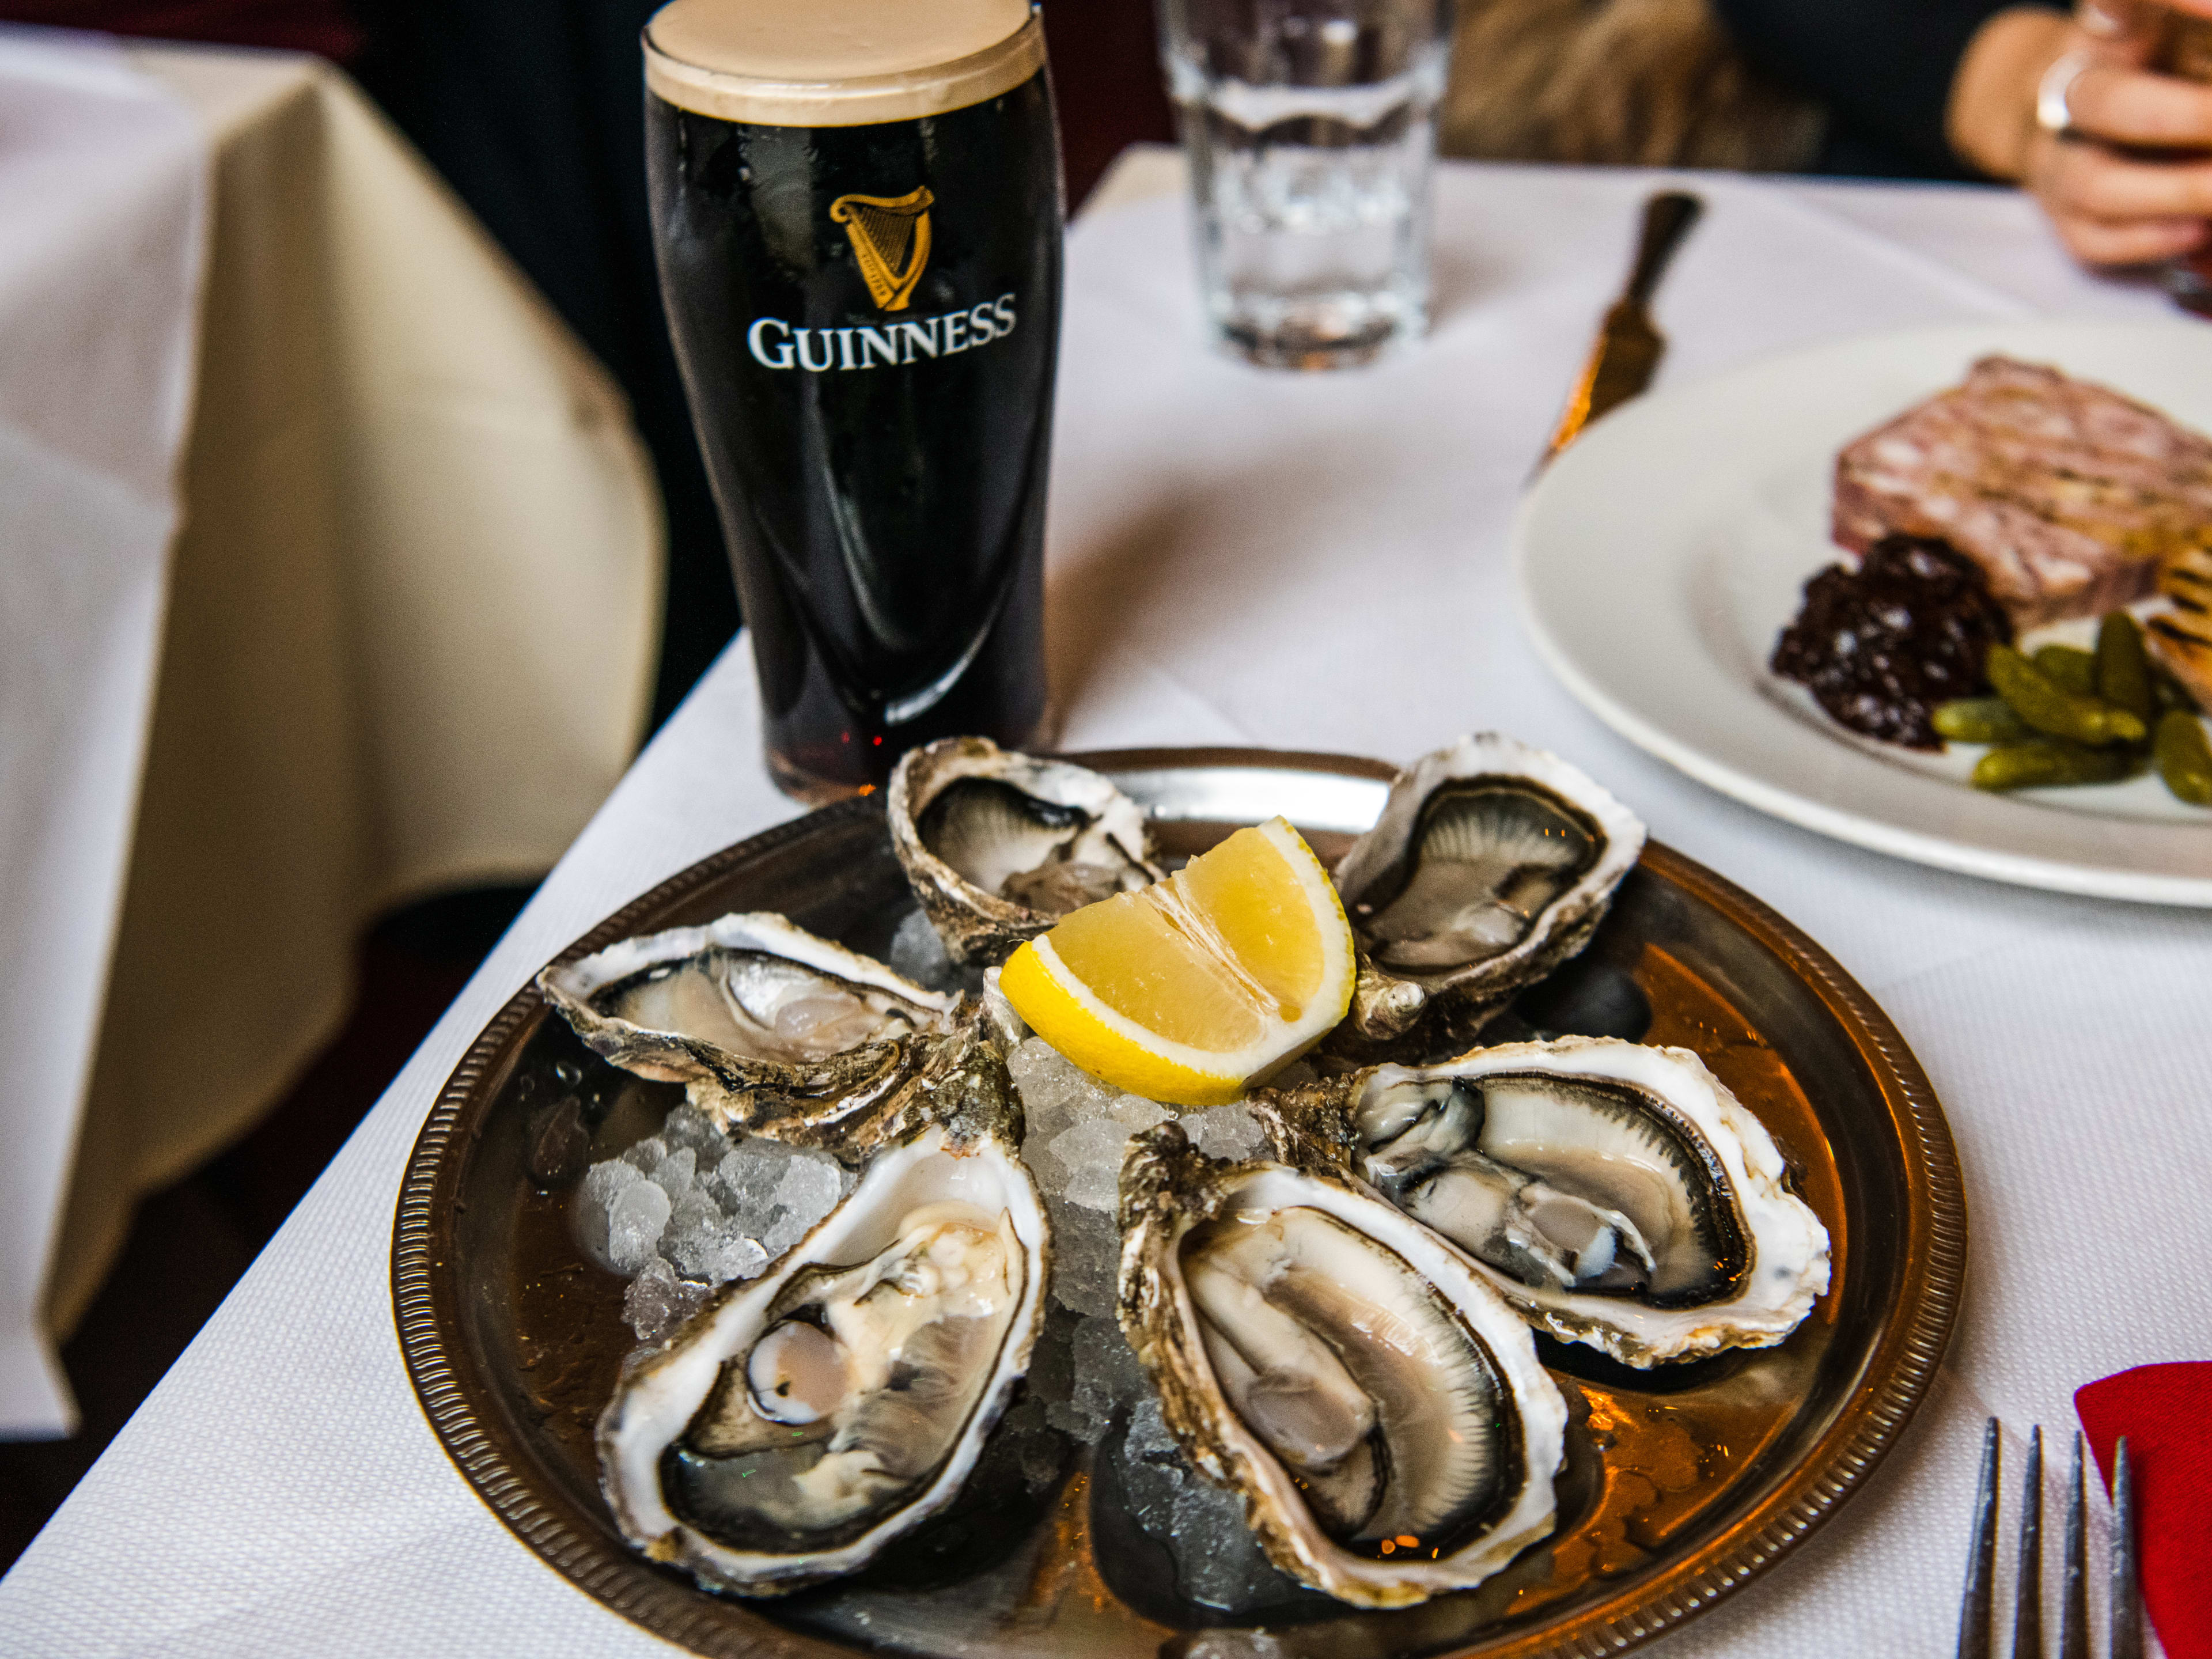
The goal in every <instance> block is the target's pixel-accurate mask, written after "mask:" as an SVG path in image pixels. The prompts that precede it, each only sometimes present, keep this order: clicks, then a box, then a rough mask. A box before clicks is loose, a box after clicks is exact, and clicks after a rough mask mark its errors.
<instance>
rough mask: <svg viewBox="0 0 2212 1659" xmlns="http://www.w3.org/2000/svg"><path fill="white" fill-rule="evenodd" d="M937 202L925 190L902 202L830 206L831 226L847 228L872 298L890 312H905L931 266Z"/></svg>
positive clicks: (845, 199) (888, 199)
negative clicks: (931, 219) (932, 211)
mask: <svg viewBox="0 0 2212 1659" xmlns="http://www.w3.org/2000/svg"><path fill="white" fill-rule="evenodd" d="M936 199H937V198H936V197H933V196H932V195H931V194H930V193H929V186H928V185H921V186H919V187H918V188H916V189H914V190H910V191H908V192H907V193H906V194H905V195H903V196H840V197H838V198H837V199H836V201H834V202H832V203H830V204H829V217H830V220H831V221H832V222H834V223H836V224H841V225H842V226H844V227H845V234H846V235H848V237H850V238H851V239H852V241H853V257H854V258H855V259H857V260H859V261H860V275H861V276H865V277H866V278H867V280H868V292H869V293H871V294H872V295H875V299H876V304H877V305H878V306H879V307H882V308H883V309H884V310H885V311H904V310H905V309H906V302H907V301H908V300H909V299H911V298H913V297H914V286H915V283H919V282H920V281H921V272H922V268H923V267H924V266H926V265H927V264H928V263H929V204H931V203H932V202H933V201H935V200H936Z"/></svg>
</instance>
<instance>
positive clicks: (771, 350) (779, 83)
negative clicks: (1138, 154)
mask: <svg viewBox="0 0 2212 1659" xmlns="http://www.w3.org/2000/svg"><path fill="white" fill-rule="evenodd" d="M645 65H646V84H647V100H646V142H647V171H648V175H649V183H650V186H651V193H652V204H653V232H654V237H655V240H656V244H657V246H658V249H659V260H660V286H661V295H662V298H663V300H664V301H665V304H666V306H667V309H668V321H669V327H670V331H671V334H672V335H673V337H674V340H675V344H676V357H677V362H678V364H679V365H680V366H681V367H682V369H683V372H684V385H685V387H686V390H687V391H688V392H689V393H690V402H691V413H692V418H693V421H694V422H695V423H696V427H697V428H698V434H699V443H700V447H701V448H702V451H703V452H704V453H705V456H706V461H707V471H708V477H709V478H710V479H711V480H712V482H713V484H714V494H715V497H716V500H717V501H718V502H719V504H720V509H721V516H722V524H723V528H724V530H725V532H726V535H727V537H728V540H729V547H730V556H731V559H732V562H733V563H734V565H735V566H736V570H737V579H738V595H739V598H740V599H741V600H742V602H743V604H744V615H745V621H746V623H747V624H748V625H749V626H750V628H751V629H752V641H753V655H754V659H755V661H756V663H757V666H758V669H759V672H760V685H761V695H762V701H763V705H764V707H765V711H766V718H767V727H768V750H769V767H770V769H771V770H772V771H773V772H774V774H775V779H776V781H777V782H778V783H779V784H780V785H781V786H782V787H784V788H785V789H786V790H787V791H789V792H790V793H793V794H795V795H799V796H800V797H801V798H802V799H829V798H830V797H833V796H836V795H839V794H846V793H852V792H853V791H854V790H856V789H861V788H866V787H869V786H871V785H873V784H877V783H880V782H881V781H883V780H884V778H885V777H887V776H888V775H889V773H890V767H891V765H892V763H894V762H895V761H896V758H897V757H898V756H899V755H900V753H902V751H903V750H907V749H909V748H912V747H913V746H914V745H915V744H919V743H924V742H927V741H928V740H929V739H931V738H938V737H944V736H947V735H950V734H952V733H955V732H979V733H981V734H983V735H985V736H988V737H993V738H997V739H999V740H1000V741H1001V742H1003V743H1006V744H1021V743H1024V742H1025V741H1028V740H1029V739H1030V738H1034V737H1035V736H1036V734H1037V728H1038V726H1039V725H1040V723H1041V722H1042V719H1043V715H1044V709H1045V686H1044V666H1043V651H1042V568H1041V565H1042V542H1043V533H1044V506H1045V471H1046V464H1047V459H1048V452H1049V448H1050V436H1051V417H1052V382H1053V368H1054V362H1055V359H1056V357H1057V355H1058V346H1059V335H1060V220H1061V204H1060V146H1059V134H1058V130H1057V128H1056V126H1055V125H1054V118H1053V104H1052V92H1051V88H1050V86H1049V84H1048V82H1047V79H1046V76H1045V67H1044V39H1043V34H1042V27H1041V26H1040V24H1039V22H1038V21H1037V19H1036V17H1035V16H1034V15H1032V14H1031V11H1030V5H1029V0H933V3H927V4H924V3H920V0H674V3H672V4H671V5H668V6H665V7H664V8H663V9H661V10H660V11H659V13H657V14H656V15H654V17H653V21H651V22H650V23H649V24H647V27H646V31H645Z"/></svg>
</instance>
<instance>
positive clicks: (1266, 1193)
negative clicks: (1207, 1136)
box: [1119, 1123, 1566, 1607]
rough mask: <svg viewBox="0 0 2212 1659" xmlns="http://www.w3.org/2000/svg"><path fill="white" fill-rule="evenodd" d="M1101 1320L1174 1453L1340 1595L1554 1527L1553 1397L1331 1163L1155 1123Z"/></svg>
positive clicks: (1445, 1579)
mask: <svg viewBox="0 0 2212 1659" xmlns="http://www.w3.org/2000/svg"><path fill="white" fill-rule="evenodd" d="M1121 1227H1122V1233H1123V1244H1122V1254H1121V1285H1120V1300H1119V1311H1120V1314H1121V1328H1122V1330H1123V1331H1124V1332H1125V1333H1126V1334H1127V1337H1128V1339H1129V1344H1130V1346H1131V1347H1132V1348H1133V1349H1134V1350H1135V1352H1136V1354H1137V1357H1138V1358H1139V1360H1140V1361H1141V1362H1142V1363H1143V1364H1144V1366H1145V1369H1146V1371H1147V1372H1148V1373H1150V1375H1151V1376H1152V1382H1153V1384H1154V1386H1155V1387H1156V1388H1157V1389H1158V1392H1159V1399H1160V1413H1161V1417H1162V1419H1164V1421H1165V1423H1166V1424H1167V1425H1168V1427H1169V1428H1170V1430H1171V1431H1173V1433H1174V1434H1175V1437H1176V1440H1177V1442H1178V1443H1180V1444H1181V1445H1182V1449H1183V1451H1184V1453H1185V1455H1187V1456H1188V1458H1189V1459H1190V1461H1191V1462H1193V1463H1194V1465H1195V1466H1196V1467H1197V1468H1200V1470H1202V1471H1203V1472H1204V1473H1205V1474H1206V1475H1207V1476H1209V1477H1210V1478H1211V1479H1212V1480H1214V1481H1216V1482H1217V1483H1218V1484H1220V1485H1222V1486H1226V1487H1228V1488H1229V1489H1230V1490H1231V1491H1232V1492H1237V1494H1238V1495H1240V1496H1241V1497H1242V1498H1243V1500H1244V1505H1245V1514H1246V1518H1247V1520H1248V1522H1249V1524H1250V1525H1251V1527H1252V1528H1253V1530H1254V1531H1255V1534H1257V1535H1258V1536H1259V1539H1260V1541H1261V1546H1262V1547H1264V1548H1265V1549H1266V1551H1267V1555H1268V1558H1269V1559H1271V1560H1272V1561H1273V1562H1274V1564H1275V1565H1277V1566H1278V1567H1279V1568H1281V1569H1282V1570H1283V1571H1285V1572H1286V1573H1289V1574H1291V1576H1292V1577H1296V1578H1297V1579H1299V1580H1300V1581H1302V1582H1303V1583H1307V1584H1310V1585H1312V1586H1313V1587H1314V1588H1315V1589H1320V1590H1323V1591H1326V1592H1327V1593H1328V1594H1329V1595H1334V1596H1335V1597H1336V1598H1337V1599H1338V1600H1340V1601H1348V1602H1351V1603H1352V1604H1354V1605H1355V1606H1359V1607H1403V1606H1407V1605H1409V1604H1411V1603H1413V1602H1416V1601H1425V1600H1426V1599H1427V1598H1428V1597H1430V1596H1431V1595H1437V1594H1440V1593H1442V1592H1444V1591H1447V1590H1455V1589H1466V1588H1467V1587H1468V1586H1469V1585H1473V1584H1476V1583H1480V1582H1481V1581H1482V1580H1483V1579H1485V1578H1486V1577H1489V1576H1490V1575H1491V1574H1492V1573H1494V1572H1496V1571H1498V1570H1499V1569H1500V1568H1501V1567H1503V1566H1504V1565H1505V1564H1506V1563H1507V1562H1508V1561H1510V1560H1511V1559H1513V1557H1514V1556H1515V1555H1516V1554H1517V1553H1520V1552H1521V1551H1522V1549H1525V1548H1526V1547H1528V1546H1529V1545H1530V1544H1532V1543H1534V1542H1535V1541H1537V1540H1539V1539H1541V1538H1543V1537H1545V1536H1547V1534H1550V1532H1551V1531H1552V1529H1553V1526H1554V1524H1555V1506H1554V1499H1553V1477H1554V1475H1555V1474H1556V1473H1557V1471H1558V1469H1559V1460H1560V1456H1561V1452H1562V1448H1563V1445H1564V1435H1565V1423H1566V1406H1565V1401H1563V1400H1562V1399H1561V1398H1560V1396H1559V1389H1558V1387H1557V1386H1556V1385H1555V1384H1554V1383H1553V1381H1552V1379H1551V1377H1550V1376H1548V1375H1547V1373H1546V1372H1545V1371H1544V1370H1543V1369H1542V1367H1541V1366H1540V1365H1539V1364H1537V1363H1536V1354H1535V1346H1534V1341H1533V1340H1532V1339H1531V1337H1530V1335H1529V1333H1528V1327H1527V1326H1525V1325H1524V1324H1522V1322H1521V1321H1520V1320H1519V1319H1518V1318H1516V1316H1515V1315H1514V1313H1513V1311H1512V1310H1511V1309H1510V1308H1508V1307H1507V1306H1506V1305H1505V1304H1504V1302H1502V1301H1501V1300H1500V1299H1499V1298H1498V1297H1497V1295H1496V1294H1495V1293H1493V1292H1492V1291H1491V1290H1490V1289H1489V1288H1488V1287H1487V1286H1486V1285H1485V1284H1484V1283H1483V1281H1482V1280H1481V1279H1480V1278H1479V1277H1478V1276H1477V1275H1476V1274H1475V1273H1474V1271H1473V1270H1472V1269H1471V1267H1469V1265H1468V1263H1467V1261H1465V1260H1464V1258H1462V1256H1461V1255H1459V1253H1458V1252H1457V1251H1455V1250H1454V1249H1450V1248H1449V1246H1447V1245H1445V1244H1444V1243H1443V1242H1442V1241H1441V1240H1439V1239H1437V1237H1435V1236H1434V1235H1433V1234H1431V1233H1430V1232H1429V1231H1428V1230H1427V1229H1426V1228H1425V1227H1422V1226H1419V1225H1416V1224H1414V1223H1413V1222H1412V1221H1410V1220H1409V1219H1408V1218H1407V1217H1406V1216H1404V1215H1403V1214H1401V1213H1400V1212H1398V1211H1396V1210H1395V1209H1393V1208H1391V1207H1390V1206H1389V1205H1387V1204H1384V1203H1382V1202H1380V1201H1379V1200H1376V1198H1375V1197H1374V1196H1373V1195H1372V1194H1368V1193H1366V1192H1364V1191H1363V1190H1361V1189H1359V1188H1358V1187H1357V1186H1356V1185H1355V1184H1354V1183H1352V1182H1350V1181H1347V1180H1346V1179H1344V1178H1342V1177H1341V1176H1338V1175H1332V1174H1330V1173H1328V1172H1325V1171H1317V1170H1300V1169H1297V1168H1293V1167H1291V1166H1290V1165H1287V1164H1271V1163H1266V1162H1252V1163H1244V1164H1231V1163H1225V1162H1221V1161H1218V1160H1216V1159H1213V1158H1208V1157H1206V1155H1205V1154H1204V1153H1202V1152H1198V1151H1197V1150H1196V1149H1195V1148H1194V1147H1192V1146H1191V1145H1190V1144H1189V1142H1188V1139H1187V1138H1186V1137H1185V1136H1184V1134H1183V1133H1182V1129H1181V1128H1179V1127H1177V1126H1176V1125H1174V1124H1172V1123H1169V1124H1162V1125H1160V1126H1159V1127H1156V1128H1153V1129H1151V1130H1148V1131H1146V1133H1143V1134H1141V1135H1139V1136H1138V1137H1137V1138H1136V1139H1135V1140H1134V1141H1133V1143H1132V1145H1131V1147H1130V1151H1129V1154H1128V1157H1127V1160H1126V1162H1125V1163H1124V1164H1123V1165H1122V1171H1121Z"/></svg>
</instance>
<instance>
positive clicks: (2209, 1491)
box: [2074, 1361, 2212, 1659]
mask: <svg viewBox="0 0 2212 1659" xmlns="http://www.w3.org/2000/svg"><path fill="white" fill-rule="evenodd" d="M2074 1410H2075V1414H2076V1415H2077V1416H2079V1417H2080V1418H2081V1432H2082V1433H2083V1434H2085V1435H2087V1437H2088V1439H2089V1449H2090V1450H2091V1451H2092V1452H2093V1453H2094V1454H2095V1455H2096V1459H2097V1467H2098V1468H2100V1469H2102V1470H2103V1471H2104V1472H2105V1484H2106V1487H2107V1488H2109V1487H2110V1486H2111V1485H2112V1455H2113V1454H2112V1449H2113V1445H2114V1443H2116V1442H2117V1441H2118V1439H2119V1437H2121V1436H2122V1435H2125V1436H2127V1437H2128V1465H2129V1468H2130V1472H2131V1474H2132V1475H2133V1478H2134V1481H2135V1492H2136V1544H2137V1548H2138V1550H2139V1552H2140V1554H2139V1556H2138V1560H2139V1562H2140V1564H2141V1571H2142V1593H2143V1606H2144V1607H2146V1608H2147V1609H2148V1612H2149V1613H2150V1620H2151V1623H2152V1624H2153V1625H2154V1626H2157V1627H2158V1634H2159V1639H2160V1641H2162V1642H2164V1643H2165V1644H2166V1659H2212V1364H2207V1363H2205V1362H2203V1361H2197V1362H2192V1363H2190V1364H2177V1365H2138V1366H2136V1368H2135V1370H2131V1371H2122V1372H2121V1373H2120V1374H2119V1375H2118V1376H2107V1377H2105V1378H2103V1379H2102V1380H2101V1381H2099V1382H2095V1383H2089V1384H2087V1385H2086V1386H2085V1387H2082V1388H2080V1389H2075V1391H2074Z"/></svg>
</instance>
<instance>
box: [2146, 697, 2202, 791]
mask: <svg viewBox="0 0 2212 1659" xmlns="http://www.w3.org/2000/svg"><path fill="white" fill-rule="evenodd" d="M2151 752H2152V753H2153V754H2154V756H2155V757H2157V759H2158V775H2159V776H2160V777H2162V778H2164V779H2165V780H2166V787H2167V788H2168V789H2171V790H2172V791H2173V793H2174V794H2175V796H2176V797H2177V798H2178V799H2182V800H2185V801H2187V802H2189V803H2190V804H2191V805H2195V806H2212V741H2208V740H2207V739H2206V738H2205V736H2204V722H2203V720H2198V719H2197V716H2196V715H2194V714H2191V713H2189V712H2188V711H2187V710H2186V709H2182V708H2172V709H2168V710H2167V711H2166V714H2164V715H2163V716H2161V717H2160V720H2159V722H2158V739H2157V741H2156V743H2154V744H2153V745H2152V750H2151Z"/></svg>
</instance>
